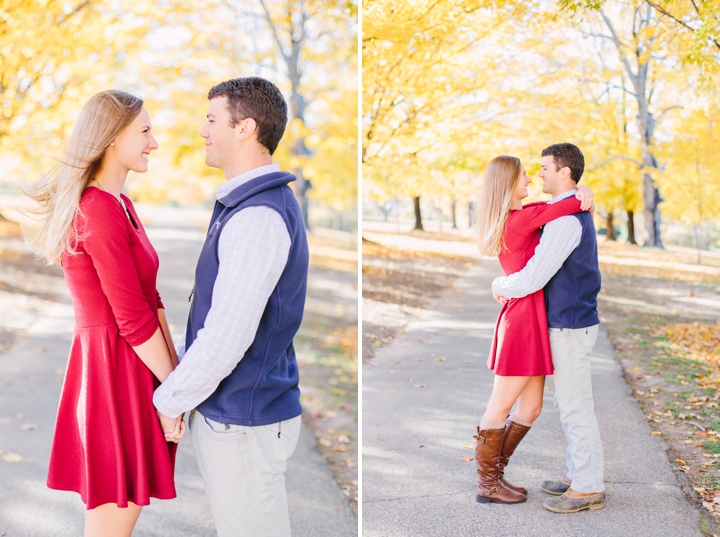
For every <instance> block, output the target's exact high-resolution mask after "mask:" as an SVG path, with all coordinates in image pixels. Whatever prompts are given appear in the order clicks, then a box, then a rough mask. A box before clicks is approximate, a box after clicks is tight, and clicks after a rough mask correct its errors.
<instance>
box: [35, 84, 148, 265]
mask: <svg viewBox="0 0 720 537" xmlns="http://www.w3.org/2000/svg"><path fill="white" fill-rule="evenodd" d="M142 106H143V101H142V100H141V99H138V98H137V97H135V96H134V95H130V94H129V93H125V92H124V91H117V90H108V91H102V92H100V93H98V94H96V95H94V96H93V97H91V98H90V100H89V101H88V102H87V103H86V104H85V106H83V108H82V110H81V111H80V116H79V117H78V120H77V123H76V124H75V128H74V129H73V132H72V135H71V136H70V141H69V142H68V144H67V147H66V148H65V154H64V156H63V158H62V159H61V160H60V162H59V163H58V164H56V165H55V166H54V167H53V168H52V169H51V170H50V171H49V172H48V173H47V174H45V175H44V176H43V178H42V179H41V180H40V181H39V183H38V184H36V185H33V186H31V187H27V186H26V187H24V188H23V191H24V192H25V194H27V195H28V196H30V197H31V198H32V199H34V200H35V201H36V202H37V203H38V205H39V206H38V207H34V208H32V209H29V210H27V212H28V213H30V216H33V217H34V219H35V220H37V221H39V223H40V226H39V228H38V229H36V230H35V231H34V232H29V233H28V235H29V236H28V239H29V240H30V242H31V243H38V244H40V257H41V258H42V259H44V260H45V262H46V263H48V264H50V265H52V264H53V263H56V262H57V261H59V260H60V258H61V257H62V254H63V252H68V253H70V254H71V255H75V254H77V251H76V250H75V249H76V248H77V243H78V240H79V239H80V238H81V237H79V236H78V231H77V218H76V217H77V215H78V214H79V212H80V210H79V204H80V197H81V196H82V193H83V191H84V190H85V188H86V187H87V185H88V183H90V181H92V180H93V179H94V178H95V174H97V173H98V171H99V170H100V168H101V166H102V162H103V158H104V156H105V151H106V150H107V148H108V146H109V145H110V144H111V143H112V141H113V140H114V139H115V138H116V137H117V136H118V134H120V133H121V132H122V131H123V130H124V129H125V127H127V126H128V125H129V124H130V123H132V122H133V120H134V119H135V118H136V117H137V116H138V114H139V113H140V111H141V110H142Z"/></svg>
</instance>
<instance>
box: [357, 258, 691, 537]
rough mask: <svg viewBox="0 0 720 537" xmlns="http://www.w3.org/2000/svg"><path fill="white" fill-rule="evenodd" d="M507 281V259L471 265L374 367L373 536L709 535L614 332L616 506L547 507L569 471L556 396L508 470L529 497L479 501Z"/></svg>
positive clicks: (598, 386) (369, 421) (602, 369)
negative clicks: (497, 290)
mask: <svg viewBox="0 0 720 537" xmlns="http://www.w3.org/2000/svg"><path fill="white" fill-rule="evenodd" d="M501 274H502V272H501V270H500V266H499V264H498V263H497V262H496V261H484V262H483V264H482V265H481V266H479V267H475V268H473V269H471V270H470V271H469V272H468V273H467V274H466V275H465V276H464V277H463V278H460V279H458V280H457V281H456V283H455V286H454V287H453V289H451V290H449V291H448V292H447V293H446V294H445V296H444V297H442V298H439V299H437V300H435V301H433V302H432V303H431V304H429V306H428V309H427V310H424V312H423V313H422V314H421V315H420V318H419V319H418V320H416V321H412V322H411V323H410V324H408V325H407V326H406V328H405V333H404V334H402V335H400V336H399V337H398V338H397V339H396V340H395V341H394V342H393V343H392V344H390V345H389V346H387V347H385V348H383V349H381V350H380V352H379V353H378V355H377V356H376V357H375V358H373V359H372V360H371V363H372V364H377V366H376V367H373V366H368V365H364V366H363V371H362V374H363V399H362V400H363V422H362V423H363V437H362V440H363V445H362V450H363V481H362V487H363V490H362V494H363V497H362V502H363V504H362V513H363V522H362V526H363V536H367V537H374V536H402V537H411V536H420V535H428V536H441V535H442V536H445V535H447V536H450V535H452V536H478V535H492V536H495V537H537V536H544V537H576V536H578V537H579V536H582V537H593V536H603V537H632V536H637V537H640V536H648V537H696V536H697V537H700V536H701V535H702V534H701V532H700V530H699V519H700V516H699V513H698V511H697V510H696V509H695V508H693V507H692V506H691V505H690V504H689V503H688V502H687V500H686V499H685V497H684V496H683V493H682V491H681V489H680V485H679V484H678V481H677V478H676V477H675V474H674V473H673V469H672V466H671V464H670V462H669V461H668V458H667V455H666V449H667V447H666V445H665V443H664V442H663V440H662V439H660V438H658V437H656V436H652V435H651V434H650V431H651V429H650V427H649V426H648V423H647V420H646V418H645V417H644V416H643V414H642V412H641V411H640V408H639V406H638V404H637V402H636V401H635V399H634V398H633V396H632V393H631V390H630V388H629V387H628V386H627V384H626V383H625V381H624V379H623V376H622V372H621V367H620V364H619V362H618V361H617V359H616V357H615V355H614V352H613V349H612V346H611V344H610V342H609V340H608V339H607V332H606V330H605V329H604V327H602V328H601V332H600V337H599V339H598V343H597V345H596V346H595V349H594V353H593V355H592V366H593V391H594V394H595V407H596V412H597V415H598V419H599V423H600V432H601V435H602V439H603V446H604V450H605V465H606V467H605V478H606V487H607V494H608V504H607V506H606V507H605V508H604V509H601V510H598V511H593V512H589V511H583V512H581V513H577V514H572V515H561V514H556V513H551V512H549V511H547V510H546V509H544V508H543V507H542V500H543V493H542V492H541V491H540V483H541V481H542V480H543V479H548V478H553V477H560V476H562V475H563V473H564V471H565V462H564V461H565V457H564V451H565V447H566V445H567V444H566V443H565V438H564V435H563V432H562V428H561V426H560V421H559V418H558V414H557V412H556V411H555V410H554V409H553V405H552V393H553V392H552V390H547V391H546V392H545V409H544V411H543V413H542V415H541V416H540V417H539V418H538V420H537V422H536V425H535V426H534V427H533V429H532V430H531V431H530V433H529V434H528V436H527V437H526V439H525V441H524V442H523V443H522V444H520V446H519V447H518V450H517V452H516V454H515V456H514V457H513V459H512V460H511V462H510V465H509V467H508V470H507V475H508V477H509V479H510V481H511V482H512V483H517V484H518V485H523V486H525V487H527V488H528V489H529V491H530V492H529V498H528V501H527V502H526V503H524V504H520V505H514V506H509V505H480V504H477V503H476V502H475V498H474V490H475V462H474V461H472V462H464V461H462V460H461V458H462V457H472V456H473V454H474V451H473V450H470V449H464V448H463V446H465V445H468V446H474V440H473V438H472V435H473V434H474V429H475V426H476V425H477V424H478V423H479V421H480V417H481V416H482V413H483V411H484V408H485V405H486V403H487V400H488V397H489V395H490V391H491V388H492V382H493V375H492V372H490V371H489V370H488V369H487V368H486V366H485V359H486V357H487V353H488V350H489V345H490V342H491V338H492V332H493V327H494V323H495V319H496V317H497V314H498V312H499V306H498V305H497V304H496V303H495V302H494V301H493V300H492V295H491V293H490V283H491V282H492V279H493V278H494V277H496V276H497V275H501ZM437 358H444V361H439V360H437ZM418 359H422V360H421V361H418ZM410 379H412V380H410ZM422 384H425V385H426V386H425V387H415V386H416V385H422ZM550 385H551V383H550V381H548V386H550Z"/></svg>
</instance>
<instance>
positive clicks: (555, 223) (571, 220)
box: [543, 213, 584, 235]
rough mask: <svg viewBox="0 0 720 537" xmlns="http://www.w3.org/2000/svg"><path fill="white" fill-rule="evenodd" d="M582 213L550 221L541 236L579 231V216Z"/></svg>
mask: <svg viewBox="0 0 720 537" xmlns="http://www.w3.org/2000/svg"><path fill="white" fill-rule="evenodd" d="M582 214H584V213H576V214H568V215H565V216H560V217H558V218H556V219H554V220H550V222H548V223H547V224H545V227H544V229H543V235H544V234H545V233H548V232H550V233H561V232H567V231H574V230H581V229H582V224H581V221H580V218H579V217H580V216H581V215H582Z"/></svg>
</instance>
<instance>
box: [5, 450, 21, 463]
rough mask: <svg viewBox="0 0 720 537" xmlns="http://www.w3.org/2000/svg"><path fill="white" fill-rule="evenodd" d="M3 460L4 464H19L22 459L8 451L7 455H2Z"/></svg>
mask: <svg viewBox="0 0 720 537" xmlns="http://www.w3.org/2000/svg"><path fill="white" fill-rule="evenodd" d="M3 460H5V462H20V461H21V460H23V458H22V456H20V455H18V454H17V453H13V452H12V451H8V453H7V455H3Z"/></svg>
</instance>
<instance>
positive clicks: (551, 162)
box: [539, 155, 568, 196]
mask: <svg viewBox="0 0 720 537" xmlns="http://www.w3.org/2000/svg"><path fill="white" fill-rule="evenodd" d="M540 163H541V168H540V174H539V175H540V179H542V182H543V189H542V190H543V192H545V193H546V194H550V195H551V196H556V195H557V194H559V193H560V187H561V184H562V183H563V176H564V175H565V174H566V173H567V171H568V170H566V169H565V168H561V170H565V172H564V173H563V174H562V175H561V173H560V170H558V168H557V165H556V164H555V158H554V157H553V156H552V155H547V156H545V157H542V159H541V160H540Z"/></svg>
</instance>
